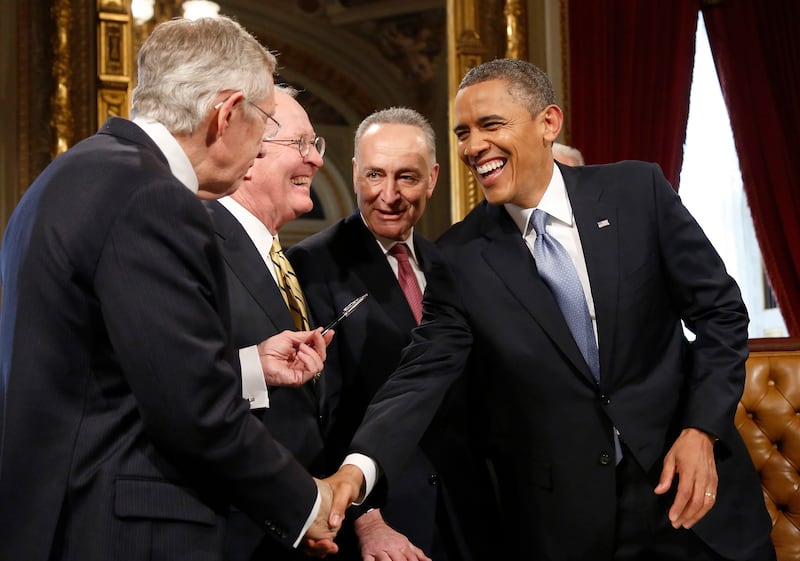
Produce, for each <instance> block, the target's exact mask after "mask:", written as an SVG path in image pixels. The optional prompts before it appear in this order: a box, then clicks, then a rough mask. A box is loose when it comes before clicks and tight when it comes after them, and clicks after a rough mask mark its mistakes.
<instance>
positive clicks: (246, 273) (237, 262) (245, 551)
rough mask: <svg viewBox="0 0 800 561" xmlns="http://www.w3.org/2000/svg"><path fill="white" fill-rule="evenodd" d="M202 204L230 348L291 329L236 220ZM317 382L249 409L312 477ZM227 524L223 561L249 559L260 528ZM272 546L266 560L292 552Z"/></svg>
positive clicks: (242, 522) (241, 521)
mask: <svg viewBox="0 0 800 561" xmlns="http://www.w3.org/2000/svg"><path fill="white" fill-rule="evenodd" d="M205 205H206V209H207V210H208V212H209V214H210V216H211V220H212V222H213V224H214V230H215V231H216V234H217V241H218V242H219V246H220V249H221V251H222V258H223V260H224V262H225V273H226V280H227V289H228V297H229V300H230V308H231V340H232V343H233V346H234V348H236V349H241V348H244V347H249V346H251V345H256V344H258V343H260V342H261V341H263V340H264V339H267V338H268V337H271V336H272V335H275V334H276V333H279V332H281V331H284V330H292V331H294V330H296V329H297V328H296V326H295V324H294V321H293V319H292V316H291V314H290V313H289V308H288V307H287V306H286V302H285V301H284V299H283V297H282V296H281V293H280V289H279V288H278V285H277V284H276V283H275V280H274V279H273V277H272V275H271V274H270V272H269V270H268V269H267V267H266V265H264V262H263V260H262V258H261V255H260V254H259V253H258V251H257V249H256V247H255V245H254V244H253V241H252V239H251V238H250V237H249V236H248V235H247V232H246V231H245V230H244V228H243V227H242V225H241V224H240V223H239V221H238V220H236V218H235V217H234V216H233V215H232V214H231V213H230V211H228V209H226V208H225V207H224V206H222V205H221V204H220V203H219V202H218V201H208V202H206V203H205ZM323 387H324V381H323V380H320V381H319V382H318V383H316V384H315V383H307V384H305V385H304V386H302V387H300V388H286V387H270V388H269V390H268V391H269V407H268V408H266V409H254V410H253V414H254V415H256V416H257V417H258V418H259V419H261V420H262V421H263V422H264V424H265V425H266V427H267V430H269V432H270V434H271V435H272V437H273V438H274V439H275V440H277V441H278V442H280V443H281V444H283V445H284V446H285V447H286V448H287V449H288V450H289V451H290V452H291V453H292V454H293V455H294V457H295V459H296V460H297V461H299V462H300V463H301V464H302V465H303V466H305V467H306V468H307V469H309V470H310V471H311V472H312V473H314V474H315V475H318V476H321V475H323V471H324V470H323V468H324V466H325V462H324V457H323V451H324V447H323V442H322V429H321V426H320V423H321V418H320V402H319V398H318V395H319V393H321V392H322V390H323ZM229 528H230V531H229V535H228V537H227V539H226V541H227V545H226V551H227V553H226V561H234V560H236V559H250V557H251V556H252V555H253V553H254V551H255V549H256V546H257V545H258V543H259V542H260V541H261V539H262V538H263V537H264V534H263V531H262V530H261V528H259V526H258V525H257V524H255V523H254V522H252V521H250V520H249V519H246V518H245V517H243V516H239V515H234V517H233V518H232V520H231V523H230V524H229ZM267 539H270V538H267ZM270 545H271V543H264V544H263V545H262V551H261V552H260V553H264V554H265V555H266V553H265V552H264V551H263V550H264V549H265V548H269V547H270ZM272 549H273V550H272V551H271V556H270V557H269V558H270V559H276V558H280V557H281V556H285V555H292V553H291V552H288V551H287V550H286V549H285V548H282V547H275V548H272Z"/></svg>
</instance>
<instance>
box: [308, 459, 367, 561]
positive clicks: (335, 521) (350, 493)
mask: <svg viewBox="0 0 800 561" xmlns="http://www.w3.org/2000/svg"><path fill="white" fill-rule="evenodd" d="M314 481H315V482H316V484H317V489H318V490H319V496H320V499H321V501H322V502H321V505H320V509H319V512H318V513H317V517H316V518H315V519H314V522H312V524H311V526H310V527H309V529H308V531H307V532H306V534H305V536H304V537H303V548H304V549H305V551H306V553H307V554H308V555H312V556H314V557H320V558H322V557H325V556H326V555H328V554H330V553H336V552H337V551H339V546H337V545H336V543H335V542H334V541H333V539H334V538H335V537H336V534H337V532H338V531H339V528H341V527H342V522H343V521H344V511H345V510H346V509H347V507H349V506H350V504H351V503H353V502H354V501H356V500H358V499H359V498H362V496H363V492H364V489H363V488H364V475H363V474H362V473H361V470H360V469H359V468H357V467H356V466H354V465H350V464H345V465H343V466H342V467H341V468H339V471H337V472H336V473H334V474H333V475H332V476H330V477H327V478H325V479H316V478H314Z"/></svg>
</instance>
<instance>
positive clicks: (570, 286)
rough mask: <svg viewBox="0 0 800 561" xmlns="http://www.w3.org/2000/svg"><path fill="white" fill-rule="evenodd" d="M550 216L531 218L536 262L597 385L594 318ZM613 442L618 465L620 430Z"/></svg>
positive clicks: (539, 214)
mask: <svg viewBox="0 0 800 561" xmlns="http://www.w3.org/2000/svg"><path fill="white" fill-rule="evenodd" d="M549 216H550V215H549V214H547V213H546V212H545V211H543V210H539V209H535V210H534V211H533V213H532V214H531V226H532V227H533V230H534V231H535V232H536V240H534V242H533V258H534V259H535V260H536V268H537V269H538V270H539V276H540V277H541V278H542V280H543V281H544V282H545V284H546V285H547V286H548V287H549V288H550V292H552V293H553V296H554V297H555V299H556V302H557V303H558V307H559V308H560V309H561V313H562V314H563V316H564V319H565V320H566V322H567V326H568V327H569V330H570V332H571V333H572V337H573V338H574V339H575V342H576V343H577V344H578V348H579V349H580V351H581V354H582V355H583V358H584V360H585V361H586V364H588V365H589V370H590V371H591V372H592V377H594V380H595V382H597V383H599V382H600V356H599V353H598V350H597V341H596V340H595V338H594V328H593V327H592V318H591V316H590V315H589V307H588V305H587V304H586V296H585V295H584V293H583V286H582V285H581V281H580V278H579V277H578V271H577V270H576V269H575V264H574V263H573V262H572V259H571V258H570V256H569V253H567V250H566V249H564V246H563V245H561V244H560V243H558V240H556V239H555V238H554V237H553V236H551V235H550V234H548V233H547V228H546V226H547V218H548V217H549ZM612 432H613V438H614V459H615V461H616V463H619V461H620V460H621V459H622V447H621V446H620V443H619V435H618V434H617V429H616V428H612Z"/></svg>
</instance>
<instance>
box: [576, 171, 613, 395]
mask: <svg viewBox="0 0 800 561" xmlns="http://www.w3.org/2000/svg"><path fill="white" fill-rule="evenodd" d="M562 173H563V175H564V182H565V184H566V187H567V194H568V195H569V200H570V204H571V205H572V213H573V215H574V216H575V223H576V224H577V227H578V233H579V234H580V238H581V246H582V247H583V255H584V260H585V261H586V269H587V272H588V274H589V284H590V285H591V287H592V299H593V300H594V307H595V317H596V319H597V334H598V341H599V344H598V347H599V351H600V380H601V384H603V386H604V387H607V384H609V383H610V382H611V380H610V379H609V378H610V374H611V373H612V372H613V371H614V370H613V353H612V352H611V351H612V349H613V348H614V334H615V333H616V324H617V302H618V301H619V242H620V240H619V237H618V232H619V230H618V222H617V218H618V216H617V208H616V207H615V206H612V205H607V204H603V203H601V202H600V196H601V195H602V191H603V189H602V187H603V186H602V185H591V184H587V183H583V182H582V181H581V173H580V168H574V169H565V168H562ZM604 372H605V373H608V374H609V377H604V375H603V373H604Z"/></svg>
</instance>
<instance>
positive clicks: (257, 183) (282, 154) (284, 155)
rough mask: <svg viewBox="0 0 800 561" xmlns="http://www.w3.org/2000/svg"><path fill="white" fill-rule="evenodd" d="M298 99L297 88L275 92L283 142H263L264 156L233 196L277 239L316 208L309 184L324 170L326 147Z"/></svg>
mask: <svg viewBox="0 0 800 561" xmlns="http://www.w3.org/2000/svg"><path fill="white" fill-rule="evenodd" d="M296 95H297V91H296V90H294V89H293V88H290V87H287V86H276V87H275V115H274V117H275V119H276V120H277V121H278V122H280V124H281V130H280V133H279V134H278V136H279V137H280V138H272V139H269V140H266V141H265V142H264V144H265V146H264V156H263V157H262V158H259V159H257V160H256V161H255V162H254V163H253V166H252V167H251V168H250V170H249V171H248V172H247V174H246V175H245V177H244V180H243V181H242V183H241V185H240V187H239V189H238V190H237V191H236V192H235V193H234V194H233V198H234V199H236V200H237V201H238V202H239V203H240V204H242V205H243V206H244V207H245V208H247V209H249V210H250V212H252V213H253V214H254V215H256V216H257V217H258V218H259V219H260V220H261V222H263V223H264V225H265V226H266V227H267V228H268V229H269V230H270V232H271V233H273V234H276V233H278V231H279V230H280V229H281V227H283V226H284V225H285V224H287V223H288V222H290V221H292V220H294V219H295V218H298V217H300V216H302V215H303V214H306V213H307V212H309V211H311V209H312V208H313V207H314V203H313V202H312V200H311V182H312V180H313V179H314V176H315V175H316V173H317V171H319V168H321V167H322V165H323V160H322V156H323V154H324V152H325V141H324V139H322V138H321V137H318V136H317V134H316V133H315V132H314V127H313V126H312V125H311V121H309V118H308V114H307V113H306V111H305V109H303V107H302V106H301V105H300V104H299V103H298V102H297V100H295V99H294V97H295V96H296Z"/></svg>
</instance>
